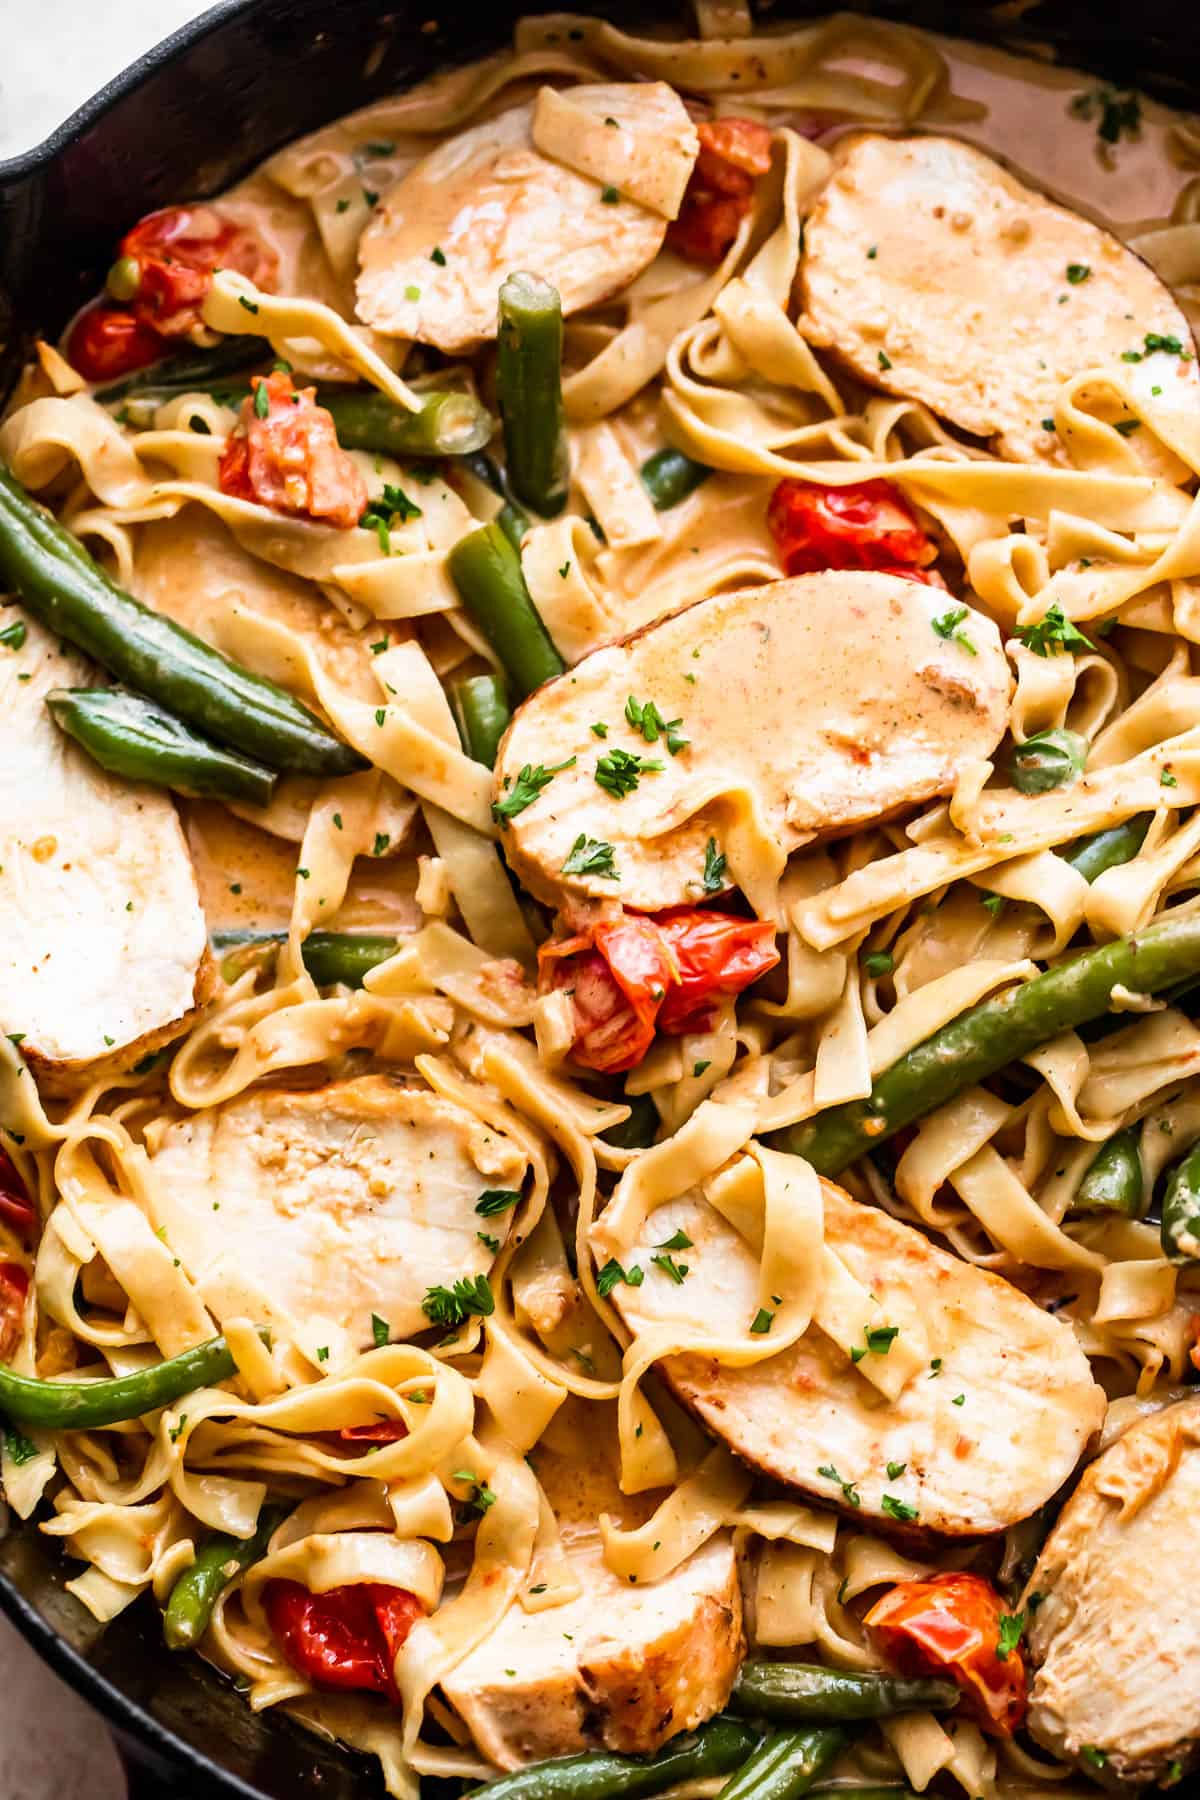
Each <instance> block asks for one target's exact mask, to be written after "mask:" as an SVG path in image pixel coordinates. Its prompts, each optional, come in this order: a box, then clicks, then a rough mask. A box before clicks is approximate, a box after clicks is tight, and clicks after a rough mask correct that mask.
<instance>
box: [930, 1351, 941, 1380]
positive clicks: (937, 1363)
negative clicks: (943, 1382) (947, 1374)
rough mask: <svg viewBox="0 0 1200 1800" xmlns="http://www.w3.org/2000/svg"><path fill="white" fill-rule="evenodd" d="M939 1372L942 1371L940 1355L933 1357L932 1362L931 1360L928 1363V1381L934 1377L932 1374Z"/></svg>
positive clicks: (938, 1373)
mask: <svg viewBox="0 0 1200 1800" xmlns="http://www.w3.org/2000/svg"><path fill="white" fill-rule="evenodd" d="M941 1372H942V1359H941V1357H940V1356H935V1357H934V1359H933V1361H932V1362H931V1363H930V1365H929V1379H930V1381H932V1380H933V1378H934V1376H935V1375H940V1374H941Z"/></svg>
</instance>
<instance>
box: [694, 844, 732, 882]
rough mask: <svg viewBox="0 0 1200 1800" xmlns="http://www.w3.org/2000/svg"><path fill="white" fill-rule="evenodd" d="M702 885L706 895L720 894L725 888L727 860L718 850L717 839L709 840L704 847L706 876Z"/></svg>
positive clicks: (701, 879) (703, 876)
mask: <svg viewBox="0 0 1200 1800" xmlns="http://www.w3.org/2000/svg"><path fill="white" fill-rule="evenodd" d="M700 885H701V887H702V888H703V889H704V892H705V893H706V894H719V893H720V892H721V890H722V888H723V887H725V886H726V885H727V884H726V880H725V858H724V857H723V856H722V855H721V853H720V852H719V851H718V849H717V840H716V838H709V840H708V842H707V844H705V846H704V874H703V875H702V876H701V878H700Z"/></svg>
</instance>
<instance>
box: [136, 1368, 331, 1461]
mask: <svg viewBox="0 0 1200 1800" xmlns="http://www.w3.org/2000/svg"><path fill="white" fill-rule="evenodd" d="M320 1354H321V1352H320V1351H319V1350H318V1351H317V1355H318V1356H320ZM326 1355H328V1351H326ZM186 1424H187V1414H186V1413H180V1415H179V1418H178V1420H177V1421H176V1423H175V1424H174V1425H168V1426H167V1436H168V1437H169V1438H170V1440H171V1442H172V1443H173V1444H177V1443H178V1442H179V1440H180V1438H181V1437H182V1435H183V1428H184V1426H185V1425H186Z"/></svg>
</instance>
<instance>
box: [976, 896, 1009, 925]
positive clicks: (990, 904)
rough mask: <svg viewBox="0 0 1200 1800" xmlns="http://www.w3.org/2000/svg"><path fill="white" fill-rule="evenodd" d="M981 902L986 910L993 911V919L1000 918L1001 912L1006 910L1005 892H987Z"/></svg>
mask: <svg viewBox="0 0 1200 1800" xmlns="http://www.w3.org/2000/svg"><path fill="white" fill-rule="evenodd" d="M979 904H980V905H981V906H982V907H983V908H984V909H985V911H987V912H990V913H991V915H992V917H993V919H998V918H999V917H1000V914H1001V913H1002V912H1003V911H1004V906H1005V900H1004V895H1003V894H985V895H984V896H983V898H982V900H981V901H980V902H979Z"/></svg>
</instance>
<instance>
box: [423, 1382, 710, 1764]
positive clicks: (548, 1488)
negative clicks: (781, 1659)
mask: <svg viewBox="0 0 1200 1800" xmlns="http://www.w3.org/2000/svg"><path fill="white" fill-rule="evenodd" d="M572 1424H573V1426H574V1429H573V1430H571V1431H570V1434H569V1436H568V1435H566V1433H565V1432H564V1427H566V1426H569V1425H572ZM606 1427H607V1429H606ZM550 1436H551V1439H552V1440H553V1441H555V1442H556V1443H557V1450H556V1451H554V1450H550V1449H548V1447H547V1444H546V1442H545V1441H543V1443H541V1444H539V1446H538V1448H537V1449H536V1450H535V1451H534V1452H533V1456H532V1459H531V1460H532V1462H533V1465H534V1470H535V1472H536V1474H537V1477H538V1479H539V1481H540V1482H541V1484H542V1488H543V1491H544V1492H545V1494H546V1498H547V1499H548V1500H549V1502H550V1505H551V1508H552V1509H553V1511H554V1514H555V1517H556V1519H557V1520H558V1524H559V1530H560V1533H561V1537H562V1542H563V1547H564V1549H565V1551H566V1553H567V1556H568V1559H569V1562H570V1569H571V1572H572V1573H573V1574H574V1575H575V1576H576V1577H577V1578H578V1580H579V1583H580V1587H581V1590H582V1591H581V1593H580V1595H579V1597H578V1599H575V1600H570V1601H568V1602H567V1603H566V1604H565V1605H560V1606H549V1607H545V1608H544V1610H540V1611H528V1612H527V1611H526V1610H525V1609H524V1607H522V1606H521V1605H520V1604H516V1605H514V1606H512V1607H510V1608H509V1610H508V1612H507V1613H506V1614H505V1615H504V1617H503V1619H502V1620H501V1621H500V1623H499V1625H498V1626H497V1628H496V1629H495V1630H494V1631H493V1632H492V1634H491V1636H490V1637H488V1638H487V1639H486V1640H485V1641H484V1642H483V1643H482V1644H480V1645H479V1646H478V1647H477V1648H476V1649H475V1650H473V1651H472V1652H471V1654H470V1655H469V1656H467V1657H466V1658H465V1659H464V1660H463V1661H462V1662H461V1663H460V1664H459V1665H458V1667H457V1668H456V1669H455V1670H454V1672H453V1674H452V1675H450V1676H448V1677H447V1678H446V1680H445V1681H443V1683H442V1687H443V1690H444V1692H445V1695H446V1698H447V1699H448V1700H449V1701H450V1702H451V1703H452V1705H453V1706H454V1707H455V1708H456V1709H457V1710H458V1712H459V1713H460V1714H461V1716H462V1717H463V1718H464V1719H465V1720H466V1722H467V1724H468V1725H469V1726H470V1729H471V1734H472V1736H473V1737H474V1739H475V1742H476V1744H477V1745H478V1747H479V1749H480V1750H481V1751H482V1752H483V1754H484V1755H485V1756H487V1757H489V1758H490V1759H491V1760H492V1761H493V1762H494V1763H497V1764H499V1766H500V1767H501V1768H503V1769H514V1768H519V1767H520V1766H521V1765H522V1764H524V1763H529V1762H539V1761H541V1760H542V1759H543V1758H545V1757H551V1756H570V1755H572V1754H573V1753H574V1752H576V1751H579V1750H588V1749H606V1750H619V1751H625V1752H629V1753H632V1754H634V1755H648V1754H649V1753H650V1752H651V1751H654V1750H657V1749H658V1747H659V1745H660V1744H663V1743H665V1742H666V1740H667V1739H668V1738H670V1737H674V1736H675V1734H676V1733H677V1732H680V1731H689V1730H691V1729H692V1727H693V1726H696V1725H699V1724H702V1723H703V1721H704V1720H705V1719H709V1718H711V1717H712V1716H713V1714H714V1713H717V1712H720V1710H721V1708H722V1707H723V1706H724V1705H725V1702H726V1701H727V1700H728V1698H729V1692H730V1689H731V1687H732V1686H733V1680H734V1677H735V1675H736V1674H737V1670H738V1667H739V1665H740V1663H741V1660H742V1657H743V1655H744V1654H745V1648H746V1644H745V1636H744V1634H743V1630H742V1596H741V1588H740V1586H739V1582H738V1573H737V1559H736V1557H735V1555H734V1550H733V1539H732V1536H731V1534H730V1533H729V1532H719V1533H718V1534H717V1535H716V1536H715V1537H713V1538H710V1539H709V1541H708V1543H706V1544H705V1545H703V1546H702V1548H701V1549H699V1550H698V1551H696V1552H695V1554H694V1555H692V1556H690V1557H689V1558H688V1559H687V1561H686V1562H684V1563H682V1564H681V1565H680V1566H679V1568H677V1569H675V1570H674V1571H673V1572H672V1573H671V1574H670V1575H668V1576H667V1577H666V1578H665V1579H664V1580H662V1581H655V1582H651V1583H649V1584H647V1585H642V1586H637V1587H634V1586H632V1585H631V1584H630V1583H629V1582H627V1581H623V1580H621V1579H620V1578H619V1577H618V1576H616V1575H614V1574H613V1573H612V1571H611V1570H610V1569H609V1568H608V1566H607V1565H606V1563H605V1561H604V1556H603V1552H602V1549H601V1544H600V1539H599V1535H598V1533H597V1530H596V1521H597V1519H598V1517H599V1515H600V1514H601V1513H608V1514H609V1515H611V1516H612V1517H613V1518H615V1519H617V1520H619V1521H620V1522H621V1523H622V1524H626V1525H640V1524H641V1523H642V1522H643V1520H644V1519H645V1518H646V1517H648V1516H649V1512H650V1510H651V1509H652V1506H653V1502H654V1499H656V1498H657V1497H658V1496H641V1497H640V1499H639V1500H638V1501H632V1502H631V1501H630V1500H628V1499H627V1498H626V1497H625V1496H624V1495H622V1493H621V1491H620V1488H619V1487H618V1485H617V1480H616V1474H615V1468H614V1467H613V1466H612V1465H613V1463H615V1433H614V1432H613V1431H612V1429H611V1422H610V1421H609V1420H604V1421H601V1420H598V1419H597V1416H596V1408H595V1406H594V1405H593V1406H591V1407H589V1408H588V1409H587V1410H586V1412H584V1411H583V1410H582V1409H581V1408H580V1407H579V1406H578V1404H577V1403H572V1402H570V1401H568V1403H567V1405H566V1406H565V1407H564V1408H563V1411H562V1414H560V1416H559V1418H557V1419H556V1420H555V1421H554V1424H553V1426H552V1428H551V1433H550ZM610 1450H611V1451H612V1459H611V1460H610V1458H609V1456H608V1455H607V1452H609V1451H610ZM530 1598H531V1599H536V1597H535V1596H531V1597H530Z"/></svg>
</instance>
